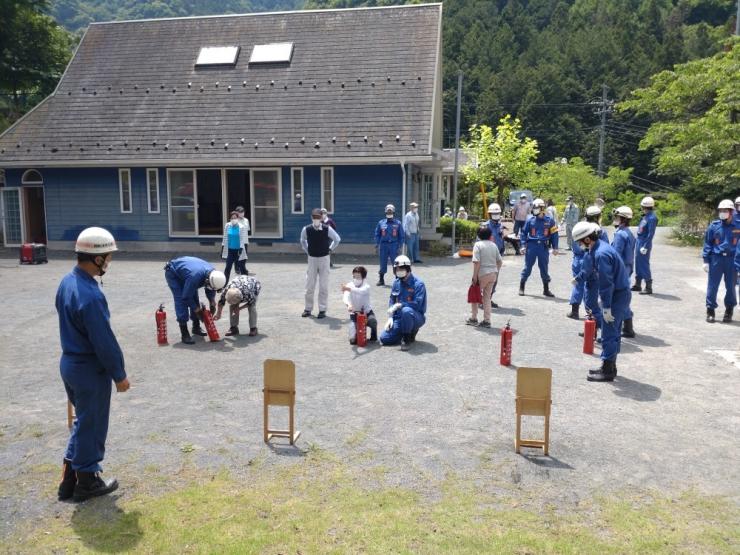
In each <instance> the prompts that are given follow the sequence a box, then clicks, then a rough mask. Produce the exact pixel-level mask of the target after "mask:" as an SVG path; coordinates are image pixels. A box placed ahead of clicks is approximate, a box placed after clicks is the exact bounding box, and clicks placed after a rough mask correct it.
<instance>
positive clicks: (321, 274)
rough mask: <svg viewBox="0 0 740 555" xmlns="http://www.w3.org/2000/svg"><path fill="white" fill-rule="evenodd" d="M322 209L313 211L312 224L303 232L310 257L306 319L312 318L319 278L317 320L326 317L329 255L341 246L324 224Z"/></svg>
mask: <svg viewBox="0 0 740 555" xmlns="http://www.w3.org/2000/svg"><path fill="white" fill-rule="evenodd" d="M322 220H323V216H322V214H321V209H319V208H314V209H313V210H312V211H311V224H310V225H307V226H306V227H304V228H303V229H302V230H301V248H303V252H305V253H306V254H307V255H308V269H307V270H306V304H305V308H304V310H303V314H301V316H303V317H304V318H305V317H307V316H311V311H312V310H313V294H314V290H315V289H316V277H317V276H318V278H319V313H318V315H317V316H316V317H317V318H324V317H326V305H327V303H328V301H329V255H330V254H331V253H332V252H334V249H336V248H337V245H339V241H341V239H340V238H339V235H338V234H337V232H336V231H334V230H333V229H332V228H331V227H330V226H329V225H327V224H326V223H324V222H323V221H322Z"/></svg>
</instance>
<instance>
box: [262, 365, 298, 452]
mask: <svg viewBox="0 0 740 555" xmlns="http://www.w3.org/2000/svg"><path fill="white" fill-rule="evenodd" d="M262 392H263V393H264V407H263V408H264V426H263V432H264V440H265V443H267V442H268V441H270V439H272V438H273V437H287V438H288V440H289V441H290V444H291V445H293V444H294V443H295V441H296V440H297V439H298V436H299V435H300V434H301V432H298V431H296V430H295V364H294V363H293V361H291V360H275V359H267V360H266V361H265V364H264V389H263V390H262ZM270 405H272V406H283V407H288V429H287V430H273V429H271V428H270V423H269V415H270V413H269V407H270Z"/></svg>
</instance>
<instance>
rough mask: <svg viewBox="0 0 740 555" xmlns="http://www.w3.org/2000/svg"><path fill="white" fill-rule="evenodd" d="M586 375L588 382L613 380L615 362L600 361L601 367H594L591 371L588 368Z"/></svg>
mask: <svg viewBox="0 0 740 555" xmlns="http://www.w3.org/2000/svg"><path fill="white" fill-rule="evenodd" d="M588 374H589V375H588V377H587V378H586V379H587V380H588V381H590V382H613V381H614V378H615V377H616V375H617V364H616V362H615V361H613V360H603V361H601V368H596V369H594V371H593V372H592V371H591V370H589V372H588Z"/></svg>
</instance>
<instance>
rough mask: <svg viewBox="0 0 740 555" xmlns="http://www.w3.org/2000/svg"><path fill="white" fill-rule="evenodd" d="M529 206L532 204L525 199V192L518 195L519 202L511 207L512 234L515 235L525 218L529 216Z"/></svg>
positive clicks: (522, 225)
mask: <svg viewBox="0 0 740 555" xmlns="http://www.w3.org/2000/svg"><path fill="white" fill-rule="evenodd" d="M531 208H532V206H531V205H530V204H529V201H528V200H527V194H526V193H522V194H521V195H519V202H518V203H517V204H515V205H514V206H513V207H512V209H511V217H512V218H513V219H514V235H517V234H518V233H519V232H520V231H521V230H522V228H523V227H524V224H525V223H526V222H527V218H529V212H530V209H531Z"/></svg>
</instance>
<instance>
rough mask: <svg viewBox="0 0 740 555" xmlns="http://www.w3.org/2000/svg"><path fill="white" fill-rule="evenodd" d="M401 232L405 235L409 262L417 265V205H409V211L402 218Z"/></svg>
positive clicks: (413, 203)
mask: <svg viewBox="0 0 740 555" xmlns="http://www.w3.org/2000/svg"><path fill="white" fill-rule="evenodd" d="M403 232H404V233H405V235H406V251H407V254H408V257H409V258H410V259H411V262H414V263H416V264H418V263H419V262H421V260H419V205H418V204H416V203H415V202H412V203H411V204H409V211H408V212H406V215H405V216H404V217H403Z"/></svg>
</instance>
